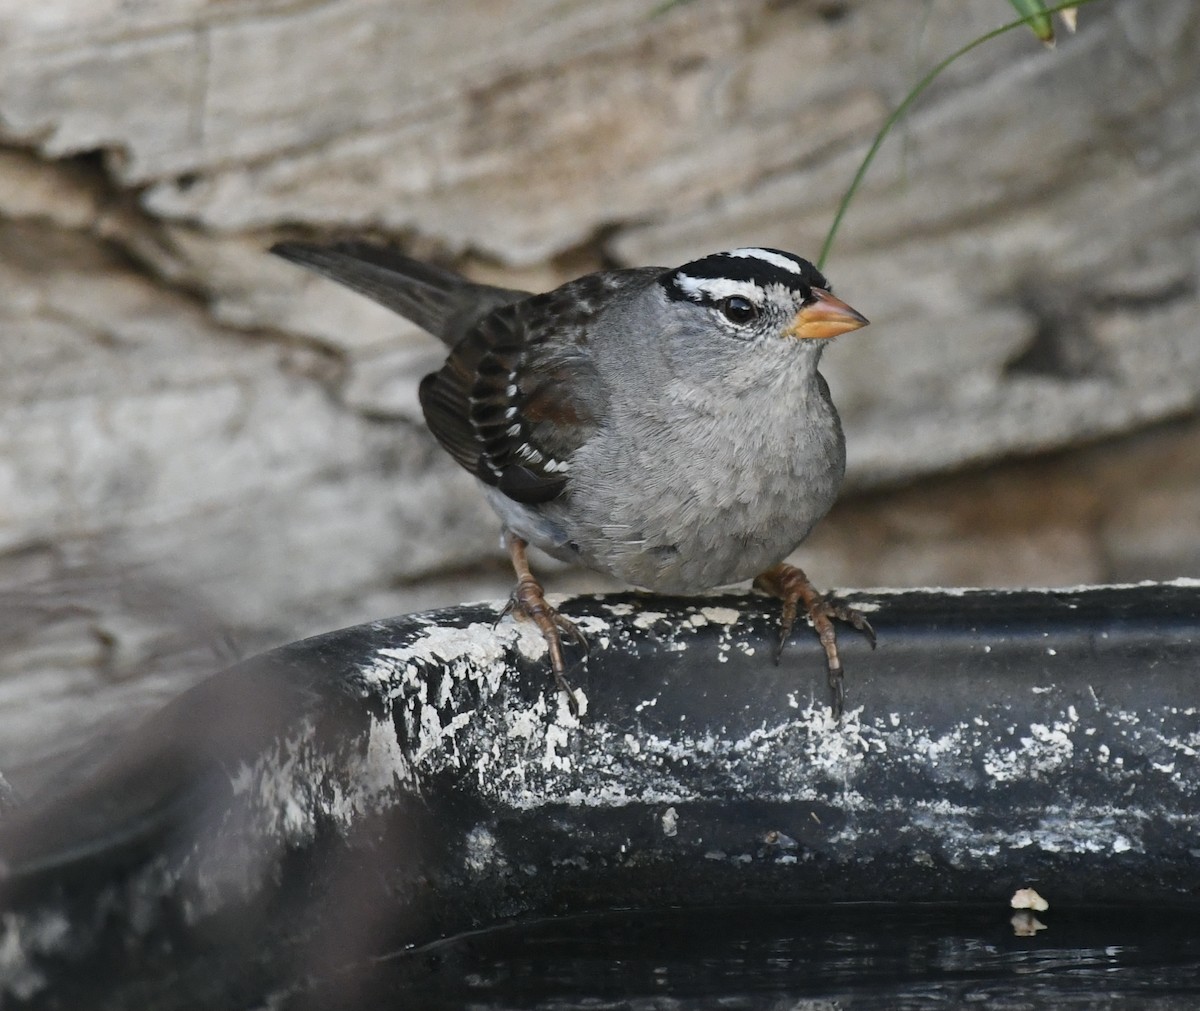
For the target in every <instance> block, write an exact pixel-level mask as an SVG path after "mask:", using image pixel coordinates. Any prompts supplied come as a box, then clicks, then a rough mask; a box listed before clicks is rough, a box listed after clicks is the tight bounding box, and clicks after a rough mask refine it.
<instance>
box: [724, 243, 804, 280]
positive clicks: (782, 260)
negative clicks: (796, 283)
mask: <svg viewBox="0 0 1200 1011" xmlns="http://www.w3.org/2000/svg"><path fill="white" fill-rule="evenodd" d="M725 255H726V256H741V257H745V258H747V259H751V260H762V261H763V263H769V264H771V265H772V266H775V267H782V268H783V269H784V270H788V271H791V272H792V273H793V274H799V273H800V264H798V263H797V262H796V261H795V260H793V259H792V258H791V257H789V256H780V255H779V254H778V253H772V252H771V251H770V250H769V249H759V248H758V247H757V246H743V247H742V248H741V249H731V250H730V251H729V252H728V253H726V254H725Z"/></svg>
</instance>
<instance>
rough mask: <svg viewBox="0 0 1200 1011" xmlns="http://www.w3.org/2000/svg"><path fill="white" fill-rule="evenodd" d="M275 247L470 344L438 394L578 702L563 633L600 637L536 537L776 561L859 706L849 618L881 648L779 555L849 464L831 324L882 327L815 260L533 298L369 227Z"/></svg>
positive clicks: (434, 399) (582, 551) (454, 449)
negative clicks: (550, 599) (851, 682)
mask: <svg viewBox="0 0 1200 1011" xmlns="http://www.w3.org/2000/svg"><path fill="white" fill-rule="evenodd" d="M272 252H274V253H276V254H278V255H279V256H282V257H284V258H286V259H288V260H292V261H294V262H296V263H299V264H302V265H303V266H305V267H309V268H311V269H312V270H315V271H317V272H318V273H321V274H324V275H325V276H326V277H329V278H332V279H333V280H335V281H339V282H341V283H342V284H344V285H347V286H348V287H350V288H353V289H354V290H356V291H358V292H361V293H362V294H364V295H366V296H367V297H369V298H372V299H374V300H375V301H376V302H379V303H381V304H383V305H385V306H387V307H388V308H390V309H393V310H394V311H396V312H398V313H400V315H402V316H405V317H407V318H408V319H410V320H412V321H413V322H414V323H416V324H417V325H418V326H420V327H422V328H424V329H425V330H428V331H429V332H430V333H431V334H433V335H434V336H436V337H438V338H440V339H441V340H442V341H443V342H444V343H445V344H447V345H448V346H449V347H450V348H451V349H452V350H451V351H450V356H449V357H448V358H447V359H446V363H445V365H443V366H442V368H441V369H440V370H439V371H437V372H434V373H432V374H431V375H428V376H426V377H425V378H424V380H423V381H422V382H421V387H420V397H421V406H422V408H423V409H424V412H425V418H426V421H427V422H428V424H429V427H430V429H431V430H432V432H433V434H434V436H436V438H437V440H438V442H440V443H441V445H442V446H443V447H444V448H445V449H446V451H447V452H448V453H449V454H450V455H451V456H452V457H454V459H455V460H457V461H458V462H459V463H460V464H461V465H462V466H463V467H465V468H466V469H467V470H469V471H470V472H471V473H472V474H474V475H475V477H476V478H478V479H479V482H480V484H481V486H482V488H483V492H484V494H485V495H486V496H487V499H488V501H489V502H490V503H491V506H492V508H493V509H494V510H495V511H496V513H497V514H498V515H499V516H500V520H501V523H502V524H503V528H504V541H505V544H506V546H507V548H508V552H509V555H510V556H511V558H512V562H513V566H514V568H515V569H516V573H517V587H516V589H515V590H514V592H513V597H512V601H511V603H510V608H513V609H515V610H516V611H518V612H519V613H521V614H523V615H525V616H527V617H529V618H531V619H532V620H533V621H534V622H536V623H537V625H538V627H539V628H540V629H541V631H542V633H543V634H544V636H545V638H546V640H547V642H548V645H549V648H550V659H551V666H552V667H553V671H554V677H555V680H556V682H557V684H558V686H559V688H561V689H562V690H563V691H564V692H566V693H567V697H568V700H569V703H570V706H571V709H572V711H573V712H574V711H575V710H576V702H575V696H574V692H573V691H572V689H571V687H570V685H569V684H568V683H567V680H566V664H565V661H564V658H563V649H562V635H563V634H566V635H568V636H570V637H572V638H574V639H576V640H578V641H580V642H582V636H581V635H580V634H579V632H578V630H577V629H576V628H575V626H574V625H573V624H572V623H571V622H570V621H568V620H567V619H566V618H564V617H563V616H562V615H560V614H558V612H557V611H555V610H554V609H553V608H552V607H550V605H549V604H547V603H546V600H545V597H544V596H543V593H542V587H541V586H540V585H539V584H538V582H537V580H536V579H535V578H534V577H533V575H532V574H531V573H530V570H529V564H528V562H527V560H526V556H525V548H526V545H527V544H534V545H536V546H537V547H539V548H541V549H542V550H543V551H546V552H548V553H549V554H551V555H553V556H554V557H556V558H560V559H564V560H566V561H570V562H576V563H579V564H581V565H586V566H588V567H589V568H592V569H595V570H597V571H600V572H606V573H609V574H611V575H613V576H616V577H617V578H618V579H620V580H622V581H624V582H626V583H630V584H632V585H634V586H639V587H644V588H646V589H649V590H655V591H659V592H664V593H683V592H689V591H698V590H706V589H709V588H711V587H714V586H721V585H724V584H728V583H735V582H738V581H740V580H744V579H750V578H752V577H757V578H756V585H757V586H759V587H760V588H762V589H765V590H767V591H768V592H771V593H774V594H775V595H777V596H779V597H781V598H782V599H783V602H784V607H783V617H782V628H781V636H780V649H782V647H783V643H784V642H785V641H786V639H787V637H788V635H789V634H790V632H791V628H792V624H793V622H794V620H795V617H796V611H797V605H798V604H799V605H803V607H804V608H805V611H806V612H807V614H808V616H809V618H810V619H811V620H812V622H813V626H814V628H815V629H816V630H817V633H818V635H819V636H820V640H821V643H822V644H823V646H824V648H825V654H826V660H827V667H828V672H829V683H830V687H831V688H832V689H833V693H834V694H833V698H834V708H835V711H837V712H840V711H841V705H842V668H841V662H840V660H839V658H838V652H837V640H836V634H835V631H834V626H833V622H832V620H831V619H833V618H837V619H840V620H845V621H849V622H850V623H851V624H853V625H854V626H855V627H856V628H858V629H860V630H863V631H864V632H866V633H867V635H868V636H869V637H870V638H871V641H872V644H874V634H873V632H872V631H871V628H870V625H869V624H867V622H866V621H865V620H864V619H863V618H862V616H861V615H860V614H858V613H857V612H855V611H853V610H851V609H849V608H846V607H843V606H839V605H837V604H834V603H833V602H831V601H827V600H826V599H825V598H823V597H822V595H821V594H820V593H818V592H817V591H816V589H814V587H813V585H812V584H811V583H810V582H809V580H808V578H807V577H806V576H805V575H804V573H803V572H802V571H801V570H799V569H797V568H795V567H794V566H790V565H786V564H782V563H781V562H780V559H782V558H784V557H785V556H787V555H788V554H789V553H790V552H791V551H792V549H793V548H795V547H796V545H798V544H799V543H800V542H801V541H802V540H804V538H805V537H806V536H807V535H808V532H809V530H811V529H812V526H813V524H814V523H816V521H817V520H819V519H820V518H821V517H822V516H823V515H825V513H826V512H827V511H828V509H829V508H830V506H832V505H833V502H834V499H835V497H836V496H837V492H838V487H839V486H840V484H841V481H842V475H843V471H844V469H845V458H846V457H845V442H844V439H843V437H842V427H841V423H840V421H839V420H838V415H837V411H836V410H835V409H834V406H833V402H832V401H831V400H830V397H829V387H828V386H827V385H826V383H825V380H824V378H823V377H822V376H821V374H820V372H818V371H817V363H818V361H819V360H820V357H821V352H822V351H823V350H824V348H825V344H826V341H827V340H828V338H831V337H836V336H837V335H838V334H843V333H847V332H848V331H851V330H855V329H857V328H859V327H861V326H864V325H866V322H867V321H866V319H865V318H864V317H862V316H861V315H859V313H857V312H856V311H855V310H853V309H851V308H850V307H849V306H848V305H846V304H845V303H844V302H842V301H840V300H839V299H836V298H834V297H833V296H832V295H831V294H830V293H829V284H828V283H827V282H826V280H825V278H824V277H823V276H822V275H821V273H820V272H819V271H818V270H817V269H816V267H814V266H813V265H812V264H811V263H809V262H808V261H807V260H803V259H801V258H800V257H798V256H794V255H792V254H791V253H784V252H780V251H779V250H776V249H758V248H746V249H734V250H731V251H729V252H725V253H715V254H713V255H711V256H705V257H703V258H702V259H699V260H695V261H693V262H691V263H687V264H684V265H683V266H682V267H677V268H675V269H668V268H665V267H642V268H639V269H634V270H606V271H601V272H599V273H595V274H589V275H587V276H586V277H581V278H579V279H578V280H575V281H571V282H569V283H567V284H564V285H562V286H561V287H559V288H556V289H555V290H553V291H550V292H547V293H545V294H542V295H533V294H530V293H528V292H524V291H514V290H510V289H506V288H497V287H491V286H488V285H482V284H476V283H474V282H471V281H468V280H467V279H466V278H464V277H461V276H460V275H458V274H455V273H453V272H451V271H449V270H444V269H442V268H439V267H435V266H431V265H429V264H426V263H421V262H419V261H416V260H413V259H410V258H409V257H407V256H404V255H402V254H400V253H398V252H396V251H394V250H391V249H387V248H383V247H380V246H375V245H371V244H368V243H363V242H344V243H338V244H334V245H312V244H308V243H298V242H284V243H280V244H279V245H276V246H275V247H273V249H272ZM777 657H778V654H777Z"/></svg>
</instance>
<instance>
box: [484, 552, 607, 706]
mask: <svg viewBox="0 0 1200 1011" xmlns="http://www.w3.org/2000/svg"><path fill="white" fill-rule="evenodd" d="M505 544H506V546H507V547H508V553H509V556H510V557H511V558H512V561H513V568H514V569H516V572H517V585H516V586H515V587H514V588H513V592H512V596H510V597H509V598H508V603H507V604H506V605H505V607H504V610H503V611H501V612H500V617H499V618H497V619H496V620H497V621H499V620H500V619H501V618H503V617H504V616H505V615H507V614H512V615H513V616H515V617H517V618H524V619H527V620H529V621H532V622H533V623H534V624H535V625H537V627H538V631H540V632H541V633H542V638H543V639H545V640H546V646H547V648H548V649H549V650H550V670H551V673H552V674H553V675H554V683H555V685H557V686H558V690H559V691H561V692H565V693H566V696H567V708H568V709H569V710H570V712H571V715H572V716H578V715H579V700H578V699H576V698H575V689H574V688H572V687H571V682H569V681H568V680H567V664H566V660H565V658H564V656H563V642H562V637H563V636H564V635H566V636H567V637H568V638H569V639H570V640H571V641H572V642H574V643H576V644H577V645H579V646H582V647H583V649H584V650H586V649H587V648H588V642H587V639H585V638H584V636H583V633H582V632H581V631H579V626H578V625H576V624H575V622H573V621H571V619H570V618H567V617H565V616H563V615H561V614H559V613H558V611H557V610H555V609H554V608H553V607H551V606H550V604H549V603H547V602H546V594H545V592H544V591H543V590H542V584H541V583H539V582H538V581H537V579H536V578H535V577H534V575H533V573H531V572H530V571H529V562H528V560H527V559H526V557H525V542H524V541H523V540H521V539H520V538H519V537H516V536H514V535H511V534H509V535H507V536H506V537H505Z"/></svg>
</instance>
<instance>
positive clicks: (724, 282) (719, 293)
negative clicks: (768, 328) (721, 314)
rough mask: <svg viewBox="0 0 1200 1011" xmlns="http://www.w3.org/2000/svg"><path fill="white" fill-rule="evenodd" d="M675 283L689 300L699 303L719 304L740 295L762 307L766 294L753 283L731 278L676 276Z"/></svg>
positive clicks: (759, 286)
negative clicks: (725, 299) (723, 300)
mask: <svg viewBox="0 0 1200 1011" xmlns="http://www.w3.org/2000/svg"><path fill="white" fill-rule="evenodd" d="M675 283H676V284H677V285H678V286H679V290H680V291H682V292H683V293H684V294H685V295H687V297H688V298H690V299H694V300H695V301H697V302H701V301H707V302H719V301H720V300H721V299H723V298H729V297H731V296H733V295H740V296H741V297H742V298H748V299H749V300H750V301H751V302H753V303H754V304H755V305H762V304H763V301H764V299H765V298H766V292H764V291H763V289H762V286H761V285H758V284H755V283H754V282H753V281H735V280H733V279H732V278H729V277H690V276H689V275H687V274H676V275H675Z"/></svg>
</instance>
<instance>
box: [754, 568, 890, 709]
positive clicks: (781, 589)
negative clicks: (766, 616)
mask: <svg viewBox="0 0 1200 1011" xmlns="http://www.w3.org/2000/svg"><path fill="white" fill-rule="evenodd" d="M754 585H755V587H756V588H757V589H760V590H763V591H764V592H766V593H769V594H771V595H772V596H775V597H779V598H780V599H781V600H782V601H783V611H782V613H781V614H780V618H779V644H778V645H777V646H776V647H775V662H776V663H778V662H779V659H780V657H781V656H782V655H783V647H784V646H785V645H787V641H788V638H789V637H790V636H791V634H792V626H793V625H795V623H796V614H797V612H798V610H799V607H800V605H801V604H803V605H804V611H805V613H806V614H807V615H808V620H809V621H810V622H812V626H813V628H814V629H815V630H816V633H817V638H818V639H820V640H821V645H822V647H824V649H825V667H826V670H827V672H828V680H829V690H830V693H831V696H832V702H831V705H832V707H833V716H834V719H838V720H840V719H841V718H842V710H843V708H844V706H845V702H846V688H845V676H844V673H843V670H842V660H841V657H840V656H838V647H837V629H836V627H835V626H834V624H833V622H834V619H836V620H838V621H844V622H846V623H847V624H849V625H852V626H853V627H854V628H856V629H857V630H858V631H860V632H862V633H863V634H864V635H865V636H866V637H867V641H868V642H869V643H870V644H871V648H872V649H874V648H875V629H873V628H872V627H871V623H870V622H869V621H867V619H866V618H865V617H863V615H862V613H861V612H859V611H856V610H855V609H854V608H852V607H848V606H847V605H845V604H843V603H840V602H838V601H835V600H831V599H830V598H828V597H825V596H824V595H823V594H821V593H820V592H819V591H818V590H817V588H816V587H815V586H813V584H812V582H811V581H810V580H809V578H808V576H806V575H805V574H804V570H803V569H798V568H796V566H794V565H788V564H786V563H784V562H781V563H780V564H779V565H773V566H771V568H769V569H767V571H766V572H764V573H762V574H761V575H760V576H759V577H758V578H757V579H755V580H754Z"/></svg>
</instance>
